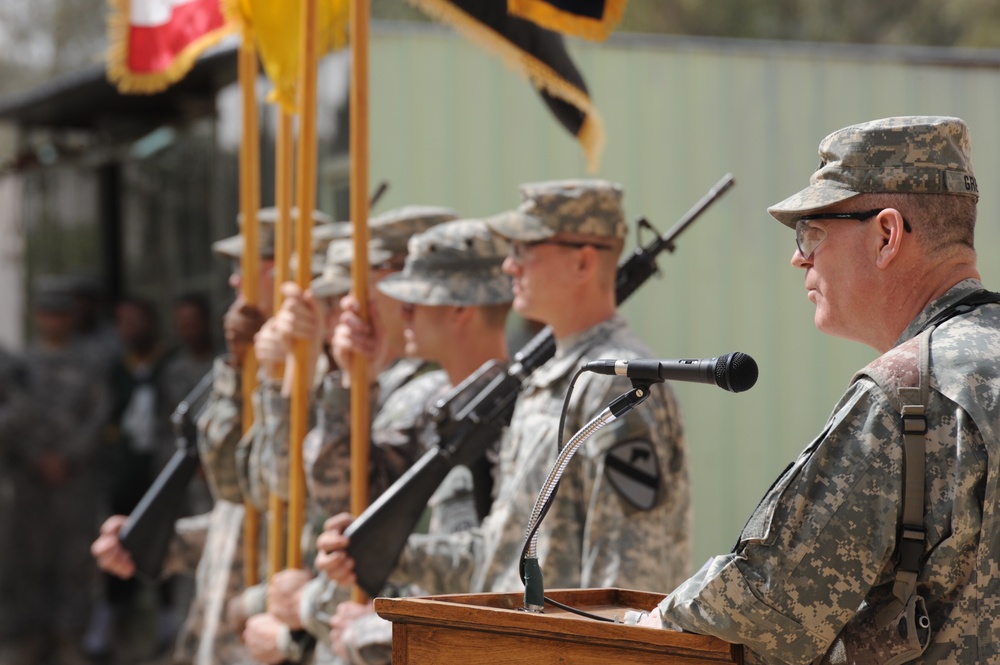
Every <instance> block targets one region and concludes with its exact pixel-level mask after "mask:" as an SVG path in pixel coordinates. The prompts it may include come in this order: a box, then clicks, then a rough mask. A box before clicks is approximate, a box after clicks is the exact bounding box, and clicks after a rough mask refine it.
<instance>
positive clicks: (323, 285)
mask: <svg viewBox="0 0 1000 665" xmlns="http://www.w3.org/2000/svg"><path fill="white" fill-rule="evenodd" d="M309 289H310V290H311V291H312V293H313V296H315V297H316V298H329V297H330V296H341V295H345V294H346V293H347V292H348V291H350V290H351V278H350V276H341V277H334V276H332V275H320V276H319V277H317V278H316V279H314V280H313V281H312V283H311V284H310V285H309Z"/></svg>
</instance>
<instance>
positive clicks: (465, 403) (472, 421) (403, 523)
mask: <svg viewBox="0 0 1000 665" xmlns="http://www.w3.org/2000/svg"><path fill="white" fill-rule="evenodd" d="M733 184H734V180H733V177H732V175H730V174H726V176H725V177H723V178H722V179H721V180H720V181H719V182H718V183H716V185H715V186H714V187H713V188H712V189H711V190H709V192H708V193H707V194H706V195H705V196H704V197H702V198H701V200H699V201H698V202H697V203H696V204H695V205H694V206H693V207H692V208H691V209H690V210H689V211H688V212H687V213H686V214H685V215H684V217H683V218H681V219H680V221H678V222H677V223H676V224H674V226H673V227H672V228H671V229H670V230H669V231H667V233H666V234H664V235H662V236H661V235H659V234H658V233H657V235H656V237H655V239H654V240H652V241H651V242H650V243H649V244H648V245H646V246H645V247H643V246H641V238H640V245H639V246H638V247H636V249H635V250H634V251H633V252H632V254H631V255H630V256H628V257H625V258H623V259H622V261H621V262H620V263H619V265H618V272H617V276H616V279H615V298H616V300H617V302H618V303H621V302H623V301H624V300H625V299H626V298H628V297H629V296H630V295H632V293H634V292H635V290H636V289H638V288H639V287H640V286H641V285H642V284H643V283H645V281H646V280H647V279H648V278H649V277H650V276H651V275H653V274H654V273H656V272H657V267H656V257H657V255H658V254H659V253H660V252H662V251H664V250H667V251H669V252H671V253H672V252H673V251H674V249H675V248H674V240H676V238H677V236H679V235H680V234H681V233H682V232H683V231H684V230H685V229H686V228H687V227H688V226H690V225H691V223H692V222H694V220H695V219H697V218H698V217H699V216H700V215H701V213H703V212H704V211H705V210H706V209H707V208H708V206H709V205H711V204H712V203H714V202H715V201H716V199H718V198H719V197H720V196H721V195H722V194H723V193H724V192H725V191H726V190H728V189H729V188H730V187H731V186H732V185H733ZM638 226H639V229H646V230H651V231H654V232H655V230H654V229H653V227H652V226H651V225H650V224H649V222H647V221H646V220H645V219H640V220H639V222H638ZM555 350H556V342H555V337H554V336H553V335H552V330H551V328H549V327H546V328H544V329H543V330H542V331H540V332H539V333H538V334H537V335H535V336H534V337H533V338H532V339H531V341H529V342H528V343H527V344H526V345H525V346H524V348H523V349H521V350H520V351H519V352H518V353H517V354H516V355H515V356H514V361H513V363H511V364H510V366H506V364H505V363H501V362H498V361H496V360H491V361H489V362H487V363H485V364H483V366H481V367H480V368H479V369H478V370H476V372H475V373H474V374H473V375H472V376H470V377H468V378H467V379H466V380H465V381H463V382H462V383H460V384H459V385H457V386H455V387H454V388H453V389H452V390H451V391H449V392H448V394H447V395H445V396H444V397H442V398H441V399H440V400H438V401H437V402H436V403H435V404H434V406H433V407H431V415H432V417H433V419H434V421H435V423H436V425H437V431H438V435H439V438H440V442H439V445H438V447H437V448H435V449H433V450H429V451H428V452H426V453H425V454H424V455H423V457H421V458H420V459H419V460H417V462H416V464H414V465H413V466H412V467H410V468H409V469H408V470H407V471H406V473H404V474H403V475H402V476H401V477H400V478H399V479H398V480H397V481H396V482H395V483H393V485H392V486H391V487H389V489H387V490H386V491H385V492H384V493H382V495H381V496H380V497H379V498H378V499H376V500H375V501H374V502H373V503H372V504H371V505H370V506H369V507H368V508H367V509H366V510H365V511H364V512H363V513H362V514H361V515H360V516H359V517H358V518H357V519H356V520H355V521H354V522H353V523H351V525H350V526H349V527H347V529H345V531H344V535H345V536H347V537H348V538H349V539H350V543H349V545H348V547H347V553H348V555H349V556H350V557H351V558H353V559H354V562H355V568H354V573H355V576H356V578H357V584H358V586H360V587H361V588H362V589H363V590H364V591H365V592H366V593H367V594H368V595H369V596H371V597H375V596H377V595H378V594H379V592H380V591H381V589H382V587H383V586H384V585H385V581H386V579H387V578H388V577H389V572H390V571H391V570H392V569H393V567H394V566H395V565H396V561H397V560H398V559H399V554H400V552H402V551H403V547H404V546H405V545H406V539H407V538H408V537H409V534H410V533H411V532H412V531H413V528H414V527H415V526H416V525H417V524H418V523H419V521H420V518H421V517H422V516H423V513H424V509H425V507H426V506H427V503H428V501H429V500H430V498H431V496H432V495H433V494H434V491H435V490H436V489H437V488H438V486H439V485H440V484H441V482H442V481H443V480H444V478H445V476H446V475H448V472H449V471H450V470H451V469H452V467H454V466H455V465H456V464H463V465H465V466H469V467H470V468H471V469H472V470H473V472H474V473H475V474H476V487H475V492H476V507H477V509H478V510H479V513H480V517H483V516H484V515H485V514H486V512H488V510H489V501H490V493H491V488H490V486H489V484H488V483H484V482H481V480H482V479H483V478H489V477H490V474H489V473H488V471H489V463H488V462H487V461H486V460H485V453H486V451H487V450H488V449H489V448H490V446H491V444H493V443H494V442H495V441H497V440H498V439H499V438H500V434H501V433H502V432H503V429H504V428H505V427H506V426H507V425H509V424H510V421H511V417H512V416H513V413H514V403H515V401H516V399H517V394H518V391H519V390H520V387H521V383H522V382H523V381H524V380H525V379H526V378H528V376H529V375H530V374H531V373H532V372H534V371H535V370H536V369H538V368H539V367H540V366H541V365H543V364H544V363H545V362H547V361H548V360H549V359H550V358H551V357H552V356H553V355H555ZM484 469H485V470H486V473H482V471H483V470H484ZM477 471H478V472H477Z"/></svg>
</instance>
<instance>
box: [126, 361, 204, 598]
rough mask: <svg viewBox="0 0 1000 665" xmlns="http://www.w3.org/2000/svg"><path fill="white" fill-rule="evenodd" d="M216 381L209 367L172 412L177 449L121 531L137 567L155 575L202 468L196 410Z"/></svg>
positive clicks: (154, 576) (144, 572)
mask: <svg viewBox="0 0 1000 665" xmlns="http://www.w3.org/2000/svg"><path fill="white" fill-rule="evenodd" d="M211 385H212V372H211V371H209V372H208V373H207V374H206V375H205V376H204V377H202V378H201V380H200V381H199V382H198V384H197V385H196V386H195V387H194V389H193V390H192V391H191V392H190V393H188V395H187V397H185V398H184V399H183V400H181V402H180V404H178V405H177V408H175V409H174V412H173V414H172V415H171V416H170V422H171V425H172V426H173V430H174V438H175V440H176V441H177V450H176V451H175V452H174V454H173V456H172V457H171V458H170V460H169V461H168V462H167V464H166V466H164V467H163V470H162V471H160V473H159V475H158V476H156V480H154V481H153V484H152V485H150V487H149V489H148V490H146V493H145V494H143V496H142V499H140V500H139V503H138V504H137V505H136V507H135V509H134V510H133V511H132V514H131V515H129V516H128V519H127V520H126V521H125V524H124V525H122V529H121V531H120V532H119V533H118V540H119V541H120V542H121V544H122V546H123V547H124V548H125V549H126V550H128V552H129V553H130V554H131V555H132V560H133V561H134V562H135V567H136V570H137V571H139V572H140V573H142V574H143V575H146V576H148V577H150V578H152V579H156V578H158V577H159V576H160V571H161V569H162V568H163V559H164V557H165V556H166V553H167V547H168V546H169V545H170V539H171V537H172V536H173V533H174V520H176V519H177V517H178V515H179V513H180V508H181V505H182V503H183V498H184V493H185V491H186V490H187V486H188V483H190V482H191V478H192V477H193V476H194V474H195V472H196V471H197V470H198V467H199V466H200V464H201V462H200V460H199V458H198V443H197V436H198V433H197V429H196V426H195V419H194V417H193V415H192V414H193V413H194V412H195V411H197V409H196V408H195V405H196V404H197V403H199V402H202V401H203V398H204V397H205V395H206V394H207V392H208V388H209V387H210V386H211Z"/></svg>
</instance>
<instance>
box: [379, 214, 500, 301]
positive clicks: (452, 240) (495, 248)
mask: <svg viewBox="0 0 1000 665" xmlns="http://www.w3.org/2000/svg"><path fill="white" fill-rule="evenodd" d="M508 247H509V245H508V243H507V241H506V240H504V239H503V238H501V237H499V236H497V235H496V234H494V233H491V232H490V229H489V227H488V226H487V225H486V223H485V222H483V221H482V220H477V219H463V220H457V221H453V222H447V223H445V224H441V225H439V226H435V227H434V228H432V229H429V230H427V231H425V232H424V233H421V234H418V235H415V236H413V238H411V239H410V243H409V253H408V254H407V257H406V265H405V266H404V268H403V270H402V272H398V273H395V274H393V275H389V276H388V277H386V278H385V279H383V280H382V281H380V282H379V283H378V285H377V286H378V289H379V290H380V291H382V292H383V293H385V294H386V295H388V296H390V297H392V298H395V299H396V300H400V301H402V302H408V303H415V304H418V305H457V306H462V305H465V306H479V305H498V304H502V303H509V302H511V301H512V300H513V299H514V294H513V292H512V290H511V279H510V277H509V276H508V275H505V274H503V271H502V270H501V266H502V265H503V262H504V259H505V258H506V257H507V251H508Z"/></svg>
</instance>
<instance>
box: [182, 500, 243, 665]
mask: <svg viewBox="0 0 1000 665" xmlns="http://www.w3.org/2000/svg"><path fill="white" fill-rule="evenodd" d="M243 514H244V508H243V505H242V504H236V503H231V502H229V501H226V500H225V499H218V500H216V502H215V506H214V507H213V508H212V512H211V513H208V514H205V515H198V516H195V517H190V518H183V519H180V520H178V521H177V524H176V528H175V530H176V536H175V538H174V540H173V542H172V543H171V550H170V552H169V556H168V558H167V562H166V564H165V570H166V571H167V572H169V573H185V574H191V573H192V569H191V568H190V566H191V564H192V563H194V562H196V566H197V567H196V568H195V569H193V572H194V576H195V596H194V598H193V599H192V602H191V607H190V609H189V610H188V616H187V620H186V621H185V624H184V627H183V629H182V630H181V633H180V635H179V636H178V639H177V648H176V651H175V654H174V658H175V660H176V661H177V662H183V663H191V664H192V665H253V664H254V663H256V661H255V660H253V659H252V658H250V655H249V653H247V650H246V648H245V647H244V646H243V638H242V636H241V634H240V632H238V631H237V630H234V629H233V627H232V626H230V625H229V624H228V622H227V621H226V607H227V604H228V603H229V601H230V600H231V599H233V598H236V597H237V596H239V595H240V594H241V593H243V589H244V584H243Z"/></svg>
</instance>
